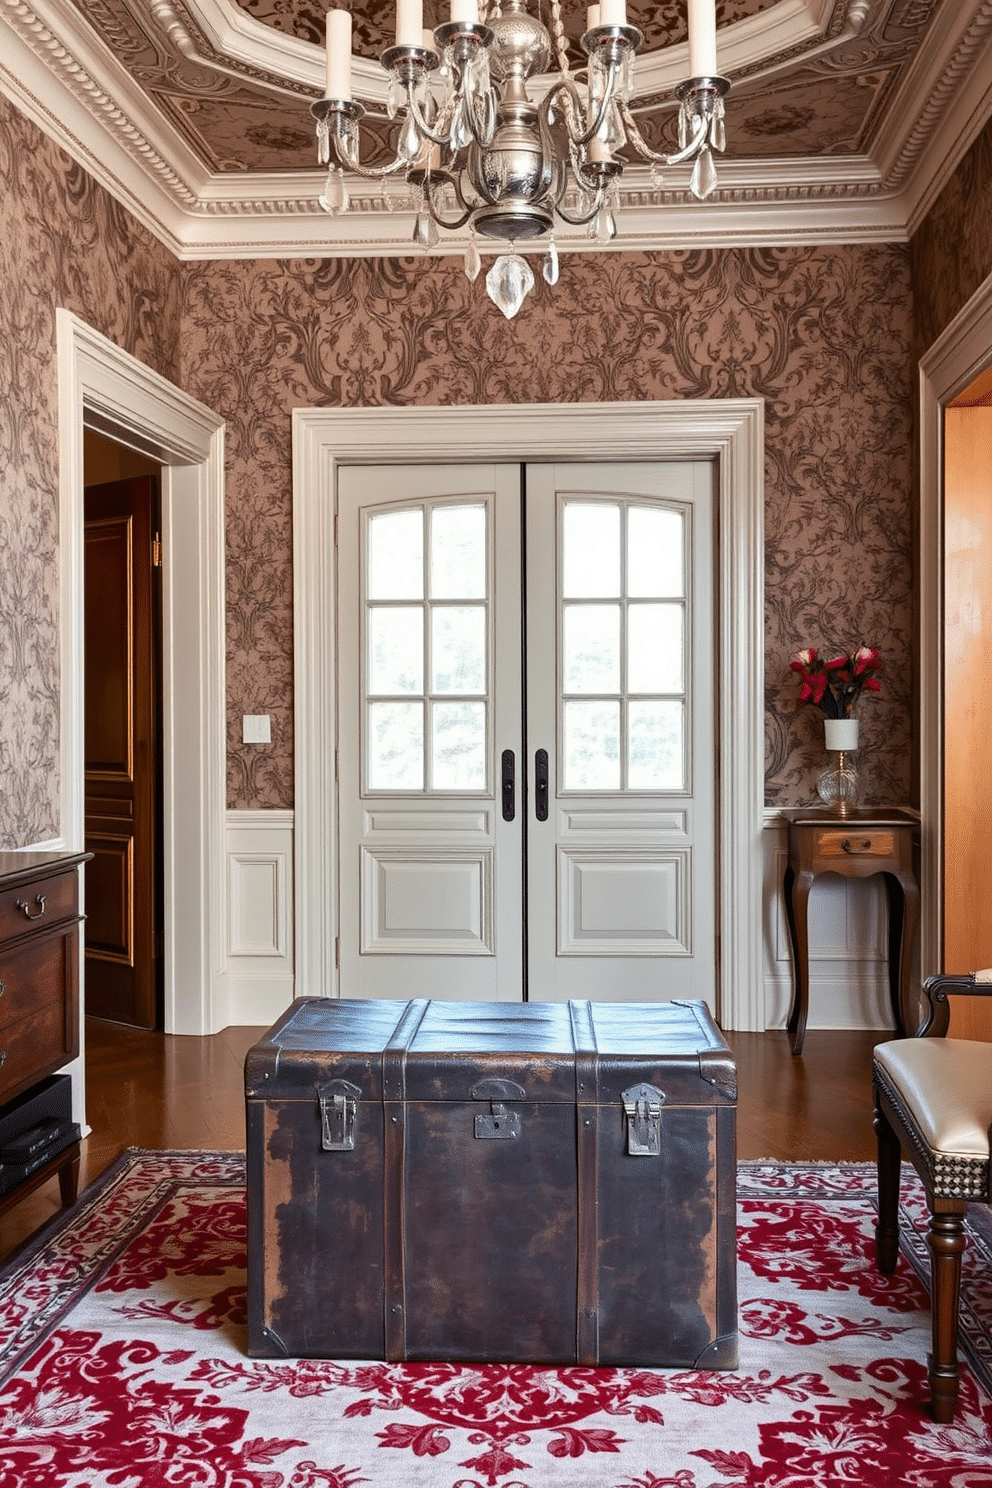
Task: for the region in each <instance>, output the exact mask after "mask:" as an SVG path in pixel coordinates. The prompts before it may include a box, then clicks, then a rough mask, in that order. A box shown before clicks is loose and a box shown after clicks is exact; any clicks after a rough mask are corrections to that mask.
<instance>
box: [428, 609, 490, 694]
mask: <svg viewBox="0 0 992 1488" xmlns="http://www.w3.org/2000/svg"><path fill="white" fill-rule="evenodd" d="M431 678H432V680H431V689H432V691H434V692H485V690H486V611H485V606H484V605H438V606H436V607H435V608H434V610H433V611H432V614H431Z"/></svg>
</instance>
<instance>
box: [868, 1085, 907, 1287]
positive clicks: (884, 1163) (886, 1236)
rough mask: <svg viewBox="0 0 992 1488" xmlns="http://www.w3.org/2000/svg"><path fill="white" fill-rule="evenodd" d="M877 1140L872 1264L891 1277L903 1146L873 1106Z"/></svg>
mask: <svg viewBox="0 0 992 1488" xmlns="http://www.w3.org/2000/svg"><path fill="white" fill-rule="evenodd" d="M874 1127H875V1137H876V1140H877V1143H878V1223H877V1224H876V1226H875V1264H876V1265H877V1266H878V1269H879V1271H881V1273H882V1275H883V1276H891V1274H892V1272H893V1271H894V1270H895V1269H896V1261H897V1260H898V1257H899V1174H900V1168H901V1161H902V1148H901V1146H900V1142H899V1138H898V1137H897V1136H896V1134H895V1132H894V1131H893V1129H892V1127H891V1126H890V1124H889V1122H888V1121H887V1120H886V1117H885V1115H884V1113H883V1112H882V1111H881V1110H880V1109H879V1107H878V1106H877V1105H876V1107H875V1121H874Z"/></svg>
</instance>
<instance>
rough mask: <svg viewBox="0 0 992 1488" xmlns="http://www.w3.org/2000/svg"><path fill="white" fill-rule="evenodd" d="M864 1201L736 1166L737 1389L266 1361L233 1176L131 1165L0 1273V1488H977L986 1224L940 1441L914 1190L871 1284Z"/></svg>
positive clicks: (641, 1375) (844, 1183) (576, 1372)
mask: <svg viewBox="0 0 992 1488" xmlns="http://www.w3.org/2000/svg"><path fill="white" fill-rule="evenodd" d="M874 1192H875V1179H874V1169H873V1168H872V1167H871V1166H870V1165H866V1164H855V1165H845V1166H831V1165H819V1164H810V1165H802V1164H799V1165H782V1164H772V1163H742V1164H741V1166H740V1173H739V1183H738V1193H739V1226H740V1234H739V1285H740V1312H739V1322H740V1356H741V1357H740V1367H739V1369H737V1370H734V1371H713V1372H703V1371H686V1370H681V1371H680V1370H650V1369H585V1368H577V1367H567V1368H557V1369H555V1368H548V1367H530V1366H526V1365H485V1366H468V1365H448V1364H409V1365H396V1364H385V1363H381V1362H375V1361H369V1362H357V1363H356V1362H353V1361H347V1362H335V1361H327V1360H290V1361H280V1362H272V1361H269V1360H254V1359H249V1358H248V1357H247V1355H246V1353H245V1212H244V1161H243V1158H242V1156H241V1155H240V1154H236V1153H178V1152H177V1153H150V1152H130V1153H126V1154H124V1156H123V1157H122V1158H121V1159H120V1160H119V1162H118V1163H117V1164H116V1165H115V1167H114V1168H113V1169H111V1171H110V1173H109V1174H107V1175H106V1177H105V1178H104V1179H103V1180H101V1182H100V1183H99V1184H98V1185H95V1186H94V1188H93V1189H91V1190H89V1191H87V1193H85V1194H84V1195H83V1196H82V1198H81V1200H80V1202H79V1204H78V1205H77V1206H76V1208H75V1209H74V1210H73V1211H71V1212H70V1213H69V1214H67V1215H65V1216H64V1217H63V1218H62V1219H61V1220H60V1221H59V1222H58V1224H57V1225H56V1226H55V1227H54V1228H53V1229H52V1230H49V1231H48V1232H47V1234H45V1235H44V1236H42V1237H41V1238H40V1239H39V1241H38V1242H37V1243H36V1244H35V1245H34V1246H32V1247H30V1248H28V1249H27V1250H26V1251H24V1252H22V1253H21V1254H20V1255H19V1256H16V1257H15V1258H14V1259H13V1260H12V1261H11V1262H10V1263H9V1264H8V1266H7V1268H6V1269H5V1270H4V1271H3V1272H2V1273H0V1488H111V1485H113V1488H131V1485H136V1488H146V1485H147V1488H358V1485H361V1484H366V1483H369V1484H374V1485H377V1488H752V1485H754V1488H757V1485H761V1488H818V1485H823V1488H827V1485H840V1484H871V1485H873V1488H882V1485H888V1484H899V1485H909V1488H941V1485H947V1488H977V1485H986V1488H990V1485H992V1395H990V1386H992V1368H990V1365H992V1348H990V1323H992V1319H990V1316H989V1312H990V1306H992V1300H990V1299H992V1227H990V1226H988V1225H987V1224H986V1223H985V1221H984V1220H983V1219H982V1218H981V1217H978V1218H977V1220H976V1222H975V1223H974V1224H973V1225H972V1231H971V1235H970V1243H969V1245H968V1248H967V1250H966V1255H965V1283H964V1292H965V1298H964V1304H963V1308H962V1323H963V1328H964V1332H965V1335H966V1336H965V1340H964V1342H965V1343H966V1345H967V1353H966V1357H965V1359H964V1360H963V1368H962V1385H961V1399H960V1405H959V1408H958V1413H957V1416H956V1417H955V1420H954V1422H953V1423H952V1424H951V1425H948V1426H937V1425H935V1424H934V1423H933V1422H932V1420H931V1419H930V1417H929V1415H928V1413H927V1409H926V1402H927V1398H928V1396H927V1384H926V1356H927V1351H928V1348H929V1309H928V1302H927V1296H926V1291H925V1289H924V1287H923V1285H922V1283H921V1279H920V1278H921V1275H922V1276H924V1277H925V1275H926V1252H925V1242H924V1241H923V1238H922V1236H923V1225H924V1223H925V1210H924V1206H923V1202H922V1195H921V1192H920V1190H919V1188H918V1185H917V1184H916V1180H915V1178H913V1177H912V1176H911V1175H910V1174H908V1173H907V1174H906V1175H905V1176H904V1182H903V1215H902V1220H903V1226H904V1232H905V1234H906V1237H907V1239H906V1243H905V1252H904V1254H903V1255H901V1257H900V1262H899V1266H898V1269H897V1271H896V1274H895V1276H894V1277H892V1278H883V1277H880V1276H879V1275H878V1274H877V1272H876V1270H875V1267H874V1261H873V1230H874V1217H875V1216H874ZM921 1268H922V1269H921ZM969 1361H970V1362H969Z"/></svg>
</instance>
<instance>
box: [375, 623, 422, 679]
mask: <svg viewBox="0 0 992 1488" xmlns="http://www.w3.org/2000/svg"><path fill="white" fill-rule="evenodd" d="M423 689H424V613H423V610H422V609H421V608H420V607H419V605H418V606H414V605H404V606H403V607H402V608H397V607H392V608H389V609H386V608H384V607H382V606H380V605H374V606H372V608H371V609H370V610H369V692H423Z"/></svg>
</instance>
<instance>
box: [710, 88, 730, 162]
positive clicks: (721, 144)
mask: <svg viewBox="0 0 992 1488" xmlns="http://www.w3.org/2000/svg"><path fill="white" fill-rule="evenodd" d="M710 134H711V137H712V140H713V148H714V150H719V151H720V152H721V153H722V152H723V151H724V150H725V149H726V148H727V130H726V126H725V123H724V116H723V100H722V99H721V100H720V103H719V104H718V105H717V111H716V113H715V114H714V115H713V126H712V128H711V130H710Z"/></svg>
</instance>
